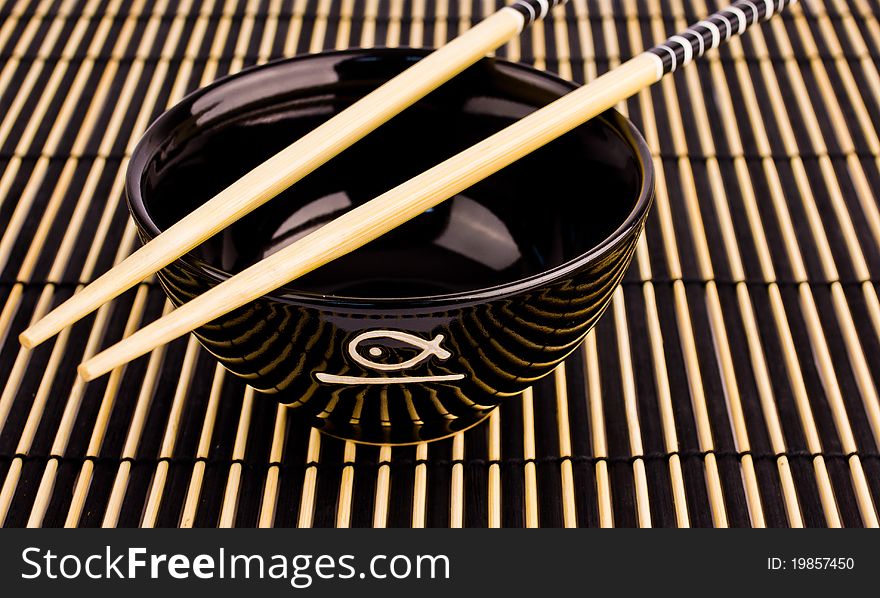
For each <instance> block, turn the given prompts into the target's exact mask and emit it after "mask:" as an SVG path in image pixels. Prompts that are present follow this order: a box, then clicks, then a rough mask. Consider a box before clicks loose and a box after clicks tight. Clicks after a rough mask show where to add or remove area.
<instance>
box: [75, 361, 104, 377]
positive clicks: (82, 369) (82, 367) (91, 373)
mask: <svg viewBox="0 0 880 598" xmlns="http://www.w3.org/2000/svg"><path fill="white" fill-rule="evenodd" d="M76 372H77V373H78V374H79V377H80V378H82V379H83V380H85V381H86V382H91V381H92V380H94V379H95V378H97V377H99V376H100V375H101V374H103V373H104V372H102V371H100V367H98V368H96V367H95V366H94V365H92V363H91V361H85V362H83V363H81V364H79V365H78V366H77V368H76Z"/></svg>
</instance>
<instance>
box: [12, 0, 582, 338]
mask: <svg viewBox="0 0 880 598" xmlns="http://www.w3.org/2000/svg"><path fill="white" fill-rule="evenodd" d="M566 1H567V0H518V1H517V2H515V3H514V4H511V5H510V6H505V7H504V8H501V9H500V10H498V11H497V12H495V13H493V14H492V15H490V16H488V17H486V18H485V19H484V20H483V21H481V22H480V23H478V24H477V25H476V26H474V27H473V28H471V29H469V30H468V31H466V32H465V33H463V34H462V35H460V36H458V37H457V38H455V39H454V40H452V41H451V42H449V43H448V44H446V45H445V46H443V47H442V48H440V49H438V50H436V51H435V52H432V53H431V54H429V55H428V56H426V57H425V58H423V59H422V60H420V61H419V62H417V63H415V64H414V65H413V66H411V67H409V68H408V69H406V70H405V71H403V72H402V73H400V74H399V75H397V76H396V77H394V78H393V79H391V80H389V81H388V82H386V83H385V84H383V85H382V86H380V87H379V88H377V89H375V90H374V91H372V92H371V93H369V94H367V95H366V96H364V97H363V98H361V99H360V100H358V101H357V102H355V103H354V104H352V105H351V106H349V107H348V108H347V109H345V110H344V111H342V112H340V113H339V114H337V115H336V116H334V117H333V118H331V119H330V120H328V121H326V122H325V123H323V124H322V125H321V126H319V127H317V128H316V129H314V130H313V131H311V132H309V133H308V134H306V135H305V136H303V137H302V138H300V139H299V140H297V141H295V142H294V143H292V144H291V145H289V146H287V147H286V148H284V149H283V150H281V151H280V152H278V153H277V154H275V155H274V156H272V157H271V158H269V159H268V160H266V161H265V162H263V163H262V164H260V165H259V166H257V167H256V168H254V169H253V170H251V171H250V172H248V173H247V174H245V175H244V176H243V177H241V178H240V179H238V180H237V181H236V182H234V183H233V184H232V185H230V186H229V187H227V188H226V189H224V190H223V191H221V192H220V193H219V194H217V195H216V196H214V197H213V198H212V199H210V200H209V201H207V202H206V203H204V204H202V205H201V206H200V207H199V208H197V209H196V210H194V211H193V212H191V213H190V214H188V215H187V216H185V217H184V218H183V219H181V220H180V221H178V222H177V223H175V224H174V225H173V226H171V227H169V228H168V229H167V230H166V231H165V232H163V233H162V234H160V235H158V236H157V237H155V238H154V239H152V240H150V241H149V242H148V243H146V244H145V245H144V246H143V247H141V248H140V249H138V250H137V251H135V252H134V253H132V254H131V255H130V256H129V257H128V258H126V259H125V260H124V261H122V262H121V263H120V264H118V265H117V266H115V267H114V268H112V269H111V270H109V271H108V272H106V273H104V274H103V275H102V276H100V277H99V278H97V279H96V280H95V281H93V282H92V283H91V284H89V285H88V286H86V287H85V288H84V289H82V290H81V291H80V292H79V293H77V294H76V295H73V296H72V297H70V299H68V300H67V301H65V302H64V303H62V304H61V305H59V306H58V307H56V308H55V309H54V310H52V311H51V312H49V313H48V314H46V315H45V316H44V317H43V318H42V319H40V320H39V321H38V322H35V323H34V324H32V325H31V326H30V327H29V328H27V329H26V330H25V331H24V332H22V333H21V334H20V335H19V337H18V338H19V342H21V344H22V345H23V346H25V347H27V348H33V347H34V346H36V345H38V344H40V343H42V342H43V341H45V340H47V339H48V338H50V337H52V336H54V335H55V334H57V333H58V332H60V331H61V330H62V329H63V328H64V327H66V326H69V325H71V324H73V323H74V322H76V321H77V320H79V319H80V318H83V317H84V316H86V315H88V314H89V313H91V312H92V311H94V310H95V309H97V308H98V307H100V306H101V305H102V304H104V303H106V302H107V301H110V300H111V299H113V298H114V297H116V296H118V295H120V294H121V293H123V292H124V291H126V290H128V289H130V288H131V287H133V286H134V285H136V284H137V283H138V282H140V281H141V280H143V279H145V278H147V277H148V276H149V275H151V274H154V273H155V272H157V271H158V270H160V269H162V268H163V267H165V266H167V265H168V264H170V263H171V262H173V261H174V260H176V259H177V258H179V257H180V256H182V255H183V254H185V253H186V252H188V251H190V250H191V249H192V248H194V247H195V246H196V245H198V244H199V243H201V242H202V241H205V240H207V239H209V238H210V237H211V236H213V235H214V234H216V233H217V232H219V231H221V230H223V229H224V228H226V227H227V226H229V225H230V224H232V223H233V222H235V221H236V220H238V219H239V218H241V217H242V216H244V215H245V214H247V213H249V212H251V211H253V210H255V209H256V208H258V207H260V206H261V205H263V204H264V203H266V202H267V201H269V200H270V199H272V198H273V197H275V196H276V195H278V194H279V193H281V192H282V191H284V190H285V189H287V188H288V187H290V186H291V185H293V184H294V183H296V182H297V181H299V180H301V179H302V178H303V177H305V176H306V175H308V174H309V173H310V172H312V171H313V170H315V169H316V168H318V167H319V166H321V165H322V164H324V163H325V162H327V161H328V160H330V159H331V158H333V157H334V156H336V155H338V154H339V153H340V152H342V151H343V150H345V149H346V148H348V147H350V146H351V145H353V144H354V143H355V142H357V141H358V140H360V139H362V138H363V137H364V136H365V135H367V134H368V133H370V132H371V131H373V130H375V129H376V128H377V127H379V126H380V125H382V124H383V123H385V122H386V121H388V120H389V119H391V118H392V117H393V116H395V115H396V114H398V113H400V112H402V111H403V110H404V109H406V108H407V107H409V106H411V105H412V104H413V103H415V102H416V101H418V100H419V99H420V98H422V97H424V96H425V95H427V94H428V93H430V92H431V91H433V90H434V89H436V88H437V87H439V86H440V85H442V84H443V83H445V82H446V81H448V80H449V79H451V78H452V77H454V76H455V75H457V74H458V73H460V72H461V71H463V70H464V69H466V68H467V67H469V66H471V65H472V64H474V63H475V62H476V61H477V60H479V59H480V58H482V57H483V56H485V55H486V54H488V53H489V52H491V51H492V50H494V49H496V48H498V47H500V46H501V45H503V44H504V43H505V42H507V41H509V40H510V39H512V38H513V37H515V36H516V35H518V34H519V33H520V32H521V31H522V30H523V29H524V28H525V27H526V26H528V25H530V24H531V23H532V22H534V21H535V20H536V19H539V18H543V17H545V16H546V15H547V13H548V12H549V11H550V9H551V8H552V7H555V6H557V5H559V4H564V3H565V2H566Z"/></svg>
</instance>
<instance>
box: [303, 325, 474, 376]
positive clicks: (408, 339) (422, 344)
mask: <svg viewBox="0 0 880 598" xmlns="http://www.w3.org/2000/svg"><path fill="white" fill-rule="evenodd" d="M382 338H387V339H391V340H395V341H400V342H402V343H406V344H408V345H410V346H413V347H416V348H418V349H421V350H422V351H421V353H419V354H418V355H416V356H415V357H412V358H411V359H407V360H406V361H402V362H400V363H381V362H378V361H374V360H373V359H369V358H367V357H364V356H363V355H362V354H361V353H360V352H359V351H358V346H359V345H360V344H361V343H362V342H364V341H368V340H374V339H382ZM443 339H444V336H443V335H442V334H438V335H436V336H435V337H434V338H432V339H431V340H425V339H423V338H421V337H418V336H415V335H413V334H409V333H408V332H401V331H399V330H368V331H367V332H362V333H360V334H359V335H357V336H356V337H354V338H353V339H352V340H351V342H349V343H348V354H349V356H350V357H351V358H352V359H353V360H354V361H355V362H357V363H359V364H360V365H362V366H364V367H366V368H370V369H372V370H379V371H383V372H392V371H400V370H406V369H409V368H411V367H413V366H416V365H418V364H420V363H422V362H423V361H425V360H426V359H429V358H430V357H431V356H432V355H433V356H434V357H436V358H437V359H439V360H441V361H445V360H447V359H449V358H450V357H452V353H450V352H449V351H447V350H446V349H444V348H443V347H442V346H441V345H440V343H442V342H443ZM367 353H369V355H370V357H381V356H382V354H383V351H382V348H381V347H380V346H378V345H373V346H372V347H370V348H369V349H367ZM315 375H316V376H317V378H318V380H320V381H321V382H327V383H330V384H401V383H404V382H439V381H449V380H461V379H462V378H464V374H447V375H442V376H400V377H397V378H390V377H384V376H383V377H376V378H367V377H361V376H337V375H336V374H327V373H325V372H320V373H317V374H315Z"/></svg>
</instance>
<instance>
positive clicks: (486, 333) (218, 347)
mask: <svg viewBox="0 0 880 598" xmlns="http://www.w3.org/2000/svg"><path fill="white" fill-rule="evenodd" d="M424 55H425V52H424V51H421V50H411V49H383V50H353V51H345V52H332V53H326V54H319V55H313V56H303V57H298V58H293V59H290V60H284V61H281V62H275V63H272V64H267V65H264V66H260V67H256V68H252V69H249V70H246V71H243V72H241V73H238V74H236V75H233V76H231V77H227V78H225V79H223V80H221V81H218V82H216V83H214V84H212V85H210V86H209V87H207V88H205V89H201V90H199V91H197V92H195V93H193V94H192V95H190V96H188V97H186V98H185V99H184V100H183V101H181V102H180V103H179V104H178V105H176V106H175V107H174V108H172V109H171V110H169V111H168V112H166V113H165V114H164V115H162V116H161V117H160V118H159V119H158V120H157V121H156V123H155V124H153V125H152V126H151V127H150V129H149V130H148V131H147V133H146V135H145V136H144V138H143V139H142V140H141V142H140V144H139V145H138V146H137V148H136V149H135V151H134V154H133V156H132V159H131V163H130V166H129V170H128V177H127V180H126V190H127V194H128V201H129V207H130V209H131V213H132V215H133V217H134V221H135V223H136V224H137V227H138V230H139V231H140V235H141V237H142V238H143V239H145V240H146V239H150V238H152V237H155V236H156V235H157V234H159V232H160V231H161V230H163V229H164V228H167V227H168V226H169V225H170V224H172V223H173V222H175V221H177V220H178V219H179V218H180V217H182V216H183V215H184V214H186V213H188V212H189V211H191V210H192V209H194V208H195V207H196V206H198V205H201V204H202V203H203V202H204V201H206V200H207V199H208V198H210V197H211V196H213V195H214V194H215V193H217V192H218V191H220V190H221V189H223V188H224V187H225V186H227V185H228V184H230V183H231V182H232V181H234V180H235V179H236V178H238V177H239V176H241V175H242V174H244V173H245V172H247V171H248V170H249V169H251V168H252V167H254V166H255V165H256V164H258V163H259V162H261V161H263V160H264V159H266V158H268V157H269V156H270V155H272V154H273V153H275V152H276V151H278V150H279V149H281V148H282V147H284V146H285V145H287V144H289V143H290V142H291V141H293V140H295V139H297V138H298V137H300V136H301V135H302V134H304V133H305V132H306V131H309V130H311V129H312V128H314V127H315V126H317V125H318V124H320V123H321V122H323V121H324V120H326V119H327V118H329V117H330V116H331V115H333V114H335V113H337V112H339V111H340V110H342V109H343V108H345V107H346V106H348V105H350V104H351V103H352V102H353V101H355V100H356V99H357V98H358V97H361V96H363V95H364V94H365V93H367V92H368V91H370V90H372V89H374V88H375V87H376V86H378V85H379V84H381V83H382V82H384V81H385V80H387V79H389V78H390V77H392V76H393V75H394V74H396V73H398V72H400V71H402V70H403V69H405V68H406V67H407V66H409V65H411V64H412V63H413V62H414V61H417V60H419V59H420V58H421V57H422V56H424ZM573 87H574V85H573V84H571V83H569V82H566V81H564V80H562V79H559V78H557V77H555V76H553V75H549V74H547V73H544V72H541V71H537V70H535V69H531V68H528V67H525V66H522V65H517V64H513V63H510V62H506V61H504V60H499V59H484V60H482V61H480V62H479V63H477V64H476V65H475V66H473V67H471V68H470V69H468V70H467V71H465V72H464V73H462V74H461V75H459V76H458V77H456V78H455V79H453V80H452V81H450V82H449V83H447V84H445V85H444V86H442V87H441V88H439V89H438V90H437V91H435V92H433V93H431V94H430V95H429V96H427V97H426V98H425V99H423V100H422V101H420V102H418V103H417V104H416V105H415V106H413V107H412V108H410V109H409V110H407V111H406V112H404V113H403V114H401V115H399V116H398V117H396V118H394V119H392V120H391V121H390V122H389V123H387V124H386V125H384V126H382V127H381V128H380V129H378V130H377V131H375V132H374V133H372V134H371V135H369V136H368V137H366V138H365V139H364V140H362V141H361V142H359V143H357V144H356V145H354V146H353V147H352V148H350V149H348V150H347V151H345V152H343V153H342V154H341V155H340V156H339V157H337V158H335V159H334V160H332V161H331V162H329V163H327V164H326V165H325V166H323V167H321V168H319V169H318V170H316V171H315V172H313V173H312V174H310V175H308V176H307V177H305V178H304V179H303V180H302V181H300V182H299V183H297V184H295V185H293V186H292V187H291V188H290V189H288V190H287V191H285V192H284V193H282V194H281V195H279V196H278V197H276V198H275V199H273V200H272V201H270V202H269V203H267V204H266V205H265V206H263V207H262V208H260V209H258V210H256V211H254V212H252V213H251V214H249V215H248V216H246V217H244V218H242V219H241V220H239V221H238V222H237V223H235V224H233V225H232V226H230V227H229V228H227V229H226V230H224V231H222V232H221V233H218V234H217V235H216V236H215V237H213V238H212V239H210V240H209V241H207V242H205V243H204V244H202V245H201V246H200V247H199V248H197V249H196V250H194V251H193V252H191V253H189V254H187V255H185V256H184V257H182V258H181V259H179V260H177V261H176V262H174V263H172V264H171V265H169V266H168V267H167V268H165V269H163V270H162V271H161V272H160V273H159V279H160V281H161V283H162V286H163V287H164V289H165V291H166V292H167V293H168V296H169V297H170V298H171V300H172V301H173V302H174V303H175V304H177V305H180V304H182V303H185V302H186V301H188V300H189V299H191V298H192V297H194V296H196V295H198V294H200V293H203V292H205V291H206V290H208V289H209V288H211V287H213V286H214V285H216V284H217V283H218V282H220V281H222V280H225V279H227V278H228V277H229V276H230V275H231V274H233V273H235V272H238V271H240V270H241V269H243V268H244V267H246V266H248V265H250V264H252V263H254V262H255V261H257V260H259V259H261V258H262V257H265V256H266V255H268V254H270V253H272V252H274V251H276V250H277V249H278V248H280V247H283V246H286V245H287V244H289V243H291V242H293V241H294V240H296V239H298V238H300V237H302V236H303V235H305V234H307V233H308V232H310V231H312V230H314V229H315V228H317V227H319V226H321V225H322V224H324V223H326V222H327V221H329V220H331V219H332V218H334V217H335V216H337V215H339V214H341V213H343V212H344V211H346V210H347V209H349V208H350V207H352V206H355V205H358V204H360V203H363V202H366V201H368V200H370V199H372V198H373V197H375V196H377V195H379V194H380V193H382V192H383V191H386V190H387V189H389V188H391V187H393V186H394V185H396V184H398V183H400V182H403V181H404V180H406V179H408V178H410V177H411V176H413V175H415V174H417V173H419V172H421V171H423V170H425V169H427V168H429V167H430V166H432V165H434V164H436V163H438V162H440V161H441V160H442V159H444V158H446V157H448V156H450V155H453V154H454V153H456V152H458V151H460V150H462V149H464V148H466V147H468V146H470V145H472V144H473V143H475V142H477V141H479V140H480V139H483V138H485V137H487V136H488V135H490V134H491V133H493V132H495V131H498V130H500V129H502V128H503V127H505V126H506V125H508V124H510V123H511V122H513V121H515V120H518V119H520V118H522V117H523V116H524V115H526V114H528V113H529V112H532V111H534V110H535V108H537V107H540V106H543V105H545V104H547V103H549V102H551V101H553V100H554V99H556V98H558V97H559V96H562V95H564V94H565V93H567V92H568V91H570V90H571V89H572V88H573ZM653 176H654V175H653V169H652V164H651V158H650V154H649V151H648V148H647V146H646V145H645V142H644V140H643V139H642V137H641V135H640V134H639V132H638V131H637V130H636V128H635V127H634V126H633V125H632V123H630V122H629V121H628V120H627V119H626V118H624V117H623V116H621V115H620V114H618V113H617V112H614V111H609V112H606V113H605V114H603V115H602V116H600V117H598V118H595V119H593V120H592V121H590V122H589V123H587V124H584V125H582V126H580V127H578V128H576V129H575V130H574V131H572V132H570V133H569V134H567V135H565V136H563V137H561V138H559V139H558V140H556V141H554V142H552V143H550V144H548V145H547V146H545V147H544V148H542V149H540V150H538V151H536V152H534V153H533V154H531V155H529V156H527V157H526V158H524V159H522V160H520V161H519V162H517V163H515V164H513V165H511V166H509V167H507V168H505V169H504V170H502V171H500V172H498V173H496V174H495V175H493V176H492V177H489V178H487V179H486V180H485V181H483V182H481V183H479V184H477V185H474V186H473V187H471V188H470V189H468V190H466V191H464V192H462V193H461V194H459V195H457V196H455V197H454V198H452V199H450V200H448V201H446V202H444V203H442V204H440V205H439V206H438V207H436V208H434V209H432V210H428V211H427V212H425V213H424V214H422V215H420V216H418V217H417V218H415V219H413V220H412V221H410V222H409V223H407V224H406V225H404V226H402V227H400V228H398V229H397V230H395V231H393V232H391V233H389V234H387V235H385V236H383V237H381V238H380V239H378V240H376V241H374V242H372V243H370V244H369V245H367V246H365V247H363V248H361V249H360V250H358V251H356V252H354V253H352V254H350V255H347V256H345V257H343V258H340V259H338V260H336V261H334V262H331V263H330V264H327V265H325V266H324V267H322V268H320V269H318V270H316V271H315V272H313V273H311V274H309V275H307V276H305V277H303V278H300V279H298V280H296V281H294V282H292V283H290V284H289V285H287V286H285V287H282V288H280V289H278V290H277V291H275V292H274V293H272V294H270V295H266V296H264V297H262V298H261V299H259V300H257V301H254V302H252V303H250V304H248V305H245V306H243V307H241V308H239V309H236V310H234V311H232V312H231V313H229V314H227V315H225V316H222V317H220V318H218V319H217V320H215V321H213V322H211V323H210V324H207V325H205V326H203V327H201V328H199V329H198V330H197V331H196V335H197V336H198V338H199V340H200V341H201V343H202V345H204V347H205V348H206V349H207V350H208V351H210V352H211V353H212V354H213V355H214V356H216V357H217V359H219V360H220V361H221V362H222V363H223V364H224V365H225V366H226V367H227V368H228V369H229V370H230V371H232V372H233V373H235V374H237V375H238V376H241V377H242V378H244V379H245V380H246V381H247V383H248V384H250V385H251V386H253V387H254V388H255V389H257V390H258V391H261V392H264V393H272V394H274V395H275V397H276V398H277V399H278V400H279V401H281V402H282V403H284V404H288V405H290V406H291V407H295V408H296V412H297V414H298V415H299V416H300V417H307V418H310V420H311V422H312V423H313V425H315V426H317V427H319V428H321V429H322V430H324V431H326V432H328V433H330V434H333V435H336V436H340V437H343V438H346V439H351V440H355V441H360V442H371V443H394V444H397V443H410V442H418V441H422V440H432V439H436V438H441V437H443V436H447V435H449V434H451V433H454V432H457V431H460V430H463V429H465V428H468V427H470V426H472V425H473V424H475V423H477V422H478V421H480V420H482V419H483V418H484V417H486V416H487V415H488V414H489V412H490V411H491V409H492V408H494V407H495V406H496V405H497V404H498V403H499V402H501V401H502V400H503V399H504V398H505V397H509V396H512V395H516V394H518V393H520V392H522V391H523V390H524V389H526V388H527V387H528V386H530V385H531V384H532V383H534V382H535V381H536V380H537V379H539V378H541V377H542V376H545V375H547V374H548V373H550V372H551V371H552V370H553V368H554V367H555V366H556V365H557V364H559V363H560V361H562V360H563V359H564V358H565V357H566V356H567V355H569V354H570V353H571V352H572V351H573V350H574V349H575V348H576V347H577V346H578V343H580V342H581V340H582V339H583V338H584V336H585V335H586V334H587V332H588V331H589V330H590V328H591V327H592V326H593V325H594V324H595V322H596V320H597V319H598V318H599V316H600V315H601V314H602V312H603V311H604V309H605V308H606V307H607V305H608V304H609V302H610V299H611V296H612V293H613V291H614V289H615V287H616V285H617V284H618V282H619V281H620V279H621V277H622V276H623V274H624V272H625V271H626V269H627V267H628V266H629V264H630V261H631V259H632V255H633V252H634V250H635V247H636V242H637V240H638V237H639V234H640V232H641V230H642V227H643V224H644V222H645V218H646V217H647V214H648V210H649V207H650V205H651V201H652V198H653V188H654V186H653Z"/></svg>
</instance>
